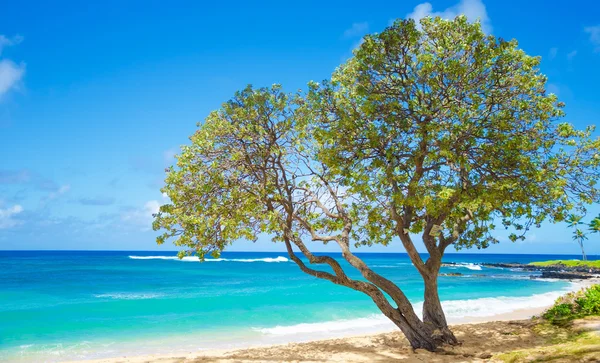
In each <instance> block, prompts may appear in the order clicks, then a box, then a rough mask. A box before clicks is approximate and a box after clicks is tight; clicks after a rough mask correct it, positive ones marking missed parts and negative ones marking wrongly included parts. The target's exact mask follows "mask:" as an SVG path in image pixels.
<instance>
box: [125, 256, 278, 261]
mask: <svg viewBox="0 0 600 363" xmlns="http://www.w3.org/2000/svg"><path fill="white" fill-rule="evenodd" d="M129 258H130V259H132V260H175V261H184V262H199V261H200V260H199V259H198V257H195V256H186V257H184V258H181V259H180V258H179V257H177V256H129ZM288 261H289V260H288V259H287V258H285V257H283V256H278V257H275V258H273V257H265V258H207V259H205V260H204V262H288Z"/></svg>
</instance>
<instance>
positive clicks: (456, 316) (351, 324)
mask: <svg viewBox="0 0 600 363" xmlns="http://www.w3.org/2000/svg"><path fill="white" fill-rule="evenodd" d="M577 287H578V285H577V284H573V285H572V286H571V287H570V288H569V289H568V290H574V289H576V288H577ZM566 291H567V290H563V291H552V292H547V293H543V294H535V295H530V296H514V297H508V296H500V297H489V298H480V299H468V300H447V301H442V307H443V308H444V312H445V313H446V317H447V318H448V320H449V321H450V322H452V321H457V320H460V319H463V318H473V317H476V318H481V317H484V318H485V317H493V316H496V315H500V314H506V313H510V312H513V311H515V310H521V309H535V308H544V307H546V306H550V305H552V303H554V301H555V300H556V299H557V298H558V297H559V296H561V295H562V294H564V293H565V292H566ZM422 307H423V303H422V302H420V303H416V304H414V309H415V312H417V314H418V315H420V314H421V310H422ZM393 329H395V325H394V324H393V323H392V322H391V321H389V320H388V319H387V318H386V317H385V316H383V315H381V314H372V315H370V316H368V317H363V318H357V319H346V320H333V321H327V322H320V323H302V324H296V325H288V326H281V325H278V326H275V327H267V328H253V330H254V331H257V332H260V333H262V334H264V335H269V336H282V335H301V334H321V335H322V334H327V333H349V334H355V333H356V334H364V333H365V332H383V331H389V330H393Z"/></svg>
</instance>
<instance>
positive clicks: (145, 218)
mask: <svg viewBox="0 0 600 363" xmlns="http://www.w3.org/2000/svg"><path fill="white" fill-rule="evenodd" d="M160 205H161V204H160V203H159V202H158V201H157V200H149V201H147V202H146V203H144V205H143V206H142V207H141V208H132V209H129V210H127V211H125V212H123V214H122V216H121V219H122V220H123V221H124V222H127V223H131V224H133V225H135V226H138V227H140V228H141V230H142V231H148V230H150V227H151V226H152V220H153V217H152V215H153V214H156V213H158V210H159V209H160Z"/></svg>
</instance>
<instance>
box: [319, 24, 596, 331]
mask: <svg viewBox="0 0 600 363" xmlns="http://www.w3.org/2000/svg"><path fill="white" fill-rule="evenodd" d="M420 25H421V29H419V27H417V25H416V24H415V23H414V22H413V21H411V20H407V21H396V22H395V23H394V24H393V25H392V26H391V27H389V28H387V29H386V30H385V31H384V32H382V33H381V34H374V35H369V36H366V37H365V39H364V41H363V43H362V44H361V46H360V48H359V49H358V50H357V51H356V52H355V54H354V57H353V58H351V59H350V60H349V61H348V62H346V63H345V64H344V65H342V66H341V67H339V68H338V69H337V71H336V72H335V73H334V75H333V76H332V80H331V82H324V83H323V84H322V85H318V84H314V83H313V84H312V85H311V90H310V95H309V97H308V100H309V103H310V104H311V107H312V109H313V117H314V118H315V119H316V120H318V121H317V122H318V123H319V124H320V126H319V128H318V132H317V133H316V137H317V138H318V139H319V142H320V143H321V144H322V145H323V150H322V151H321V154H320V155H319V158H320V159H321V160H323V161H324V162H325V163H326V164H327V165H328V166H329V167H331V168H332V172H334V173H336V174H339V175H341V176H342V177H343V184H344V185H347V186H349V192H351V193H353V194H358V195H360V202H359V203H356V204H355V205H353V207H354V210H355V211H356V210H360V211H363V213H366V214H367V216H368V218H363V219H360V220H359V223H358V225H357V227H358V228H356V229H355V230H354V232H359V233H361V235H354V236H353V237H355V238H356V240H357V241H359V243H360V244H363V245H371V244H374V243H387V241H389V238H390V233H394V234H395V235H396V236H397V237H398V238H399V239H400V241H401V242H402V244H403V245H404V247H405V249H406V251H407V252H408V255H409V256H410V258H411V260H412V262H413V264H414V265H415V266H416V268H417V270H418V271H419V273H420V274H421V275H422V277H423V280H424V283H425V296H424V304H423V319H424V321H425V323H426V324H428V325H432V326H433V327H435V328H436V329H439V330H440V331H441V332H442V333H443V337H444V340H445V341H446V342H448V343H454V342H456V339H455V337H454V336H453V334H452V333H451V331H450V330H449V329H448V327H447V323H446V319H445V316H444V313H443V311H442V308H441V304H440V299H439V296H438V292H437V290H438V289H437V276H438V273H439V269H440V266H441V260H442V257H443V255H444V252H445V251H446V249H447V248H448V247H449V246H454V247H455V248H457V249H458V248H469V247H476V248H485V247H487V246H488V245H489V244H490V243H496V242H498V241H497V239H496V238H495V237H494V235H493V234H492V231H493V230H494V229H495V227H496V226H495V224H496V222H500V223H501V224H502V225H503V227H505V228H507V229H511V230H512V231H513V232H514V233H511V235H510V239H511V240H513V241H515V240H517V239H519V238H524V233H525V232H526V231H527V230H528V229H529V228H530V227H531V226H538V227H539V226H540V224H541V223H542V221H544V220H550V221H552V222H556V221H561V220H563V219H564V218H565V215H566V213H567V212H568V211H569V210H571V209H573V208H578V209H580V210H582V209H583V208H584V205H585V204H586V203H590V202H593V201H597V200H598V190H597V189H596V187H595V184H596V180H597V178H598V158H599V156H598V146H599V145H600V143H599V141H598V140H597V139H596V140H594V139H592V138H591V133H592V132H593V127H589V128H587V129H585V130H583V131H578V130H576V129H575V128H574V127H573V126H572V125H570V124H568V123H558V122H557V121H558V120H559V119H560V118H561V117H563V116H564V112H563V111H562V107H563V104H562V103H561V102H559V101H558V99H557V97H556V95H554V94H548V93H547V92H546V77H545V76H544V75H543V74H541V73H540V71H539V68H538V66H539V62H540V59H539V58H538V57H530V56H528V55H527V54H525V52H523V51H522V50H520V49H518V47H517V42H516V41H515V40H512V41H504V40H502V39H499V38H495V37H493V36H486V35H485V34H484V33H483V32H482V31H481V27H480V26H479V24H469V23H468V22H467V21H466V18H464V17H458V18H456V19H455V20H454V21H445V20H442V19H439V18H437V19H431V18H426V19H423V20H421V23H420ZM415 235H420V239H421V240H422V242H423V243H424V245H425V247H426V249H427V251H428V254H429V255H428V256H427V258H426V260H424V259H423V258H422V257H421V255H420V254H419V253H418V252H417V249H416V248H415V245H414V241H413V239H414V238H415Z"/></svg>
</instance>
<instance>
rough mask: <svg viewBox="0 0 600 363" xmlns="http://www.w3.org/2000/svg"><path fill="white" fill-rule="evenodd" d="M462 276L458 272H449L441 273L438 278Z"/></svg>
mask: <svg viewBox="0 0 600 363" xmlns="http://www.w3.org/2000/svg"><path fill="white" fill-rule="evenodd" d="M462 275H463V274H461V273H460V272H449V273H443V274H440V276H462Z"/></svg>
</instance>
